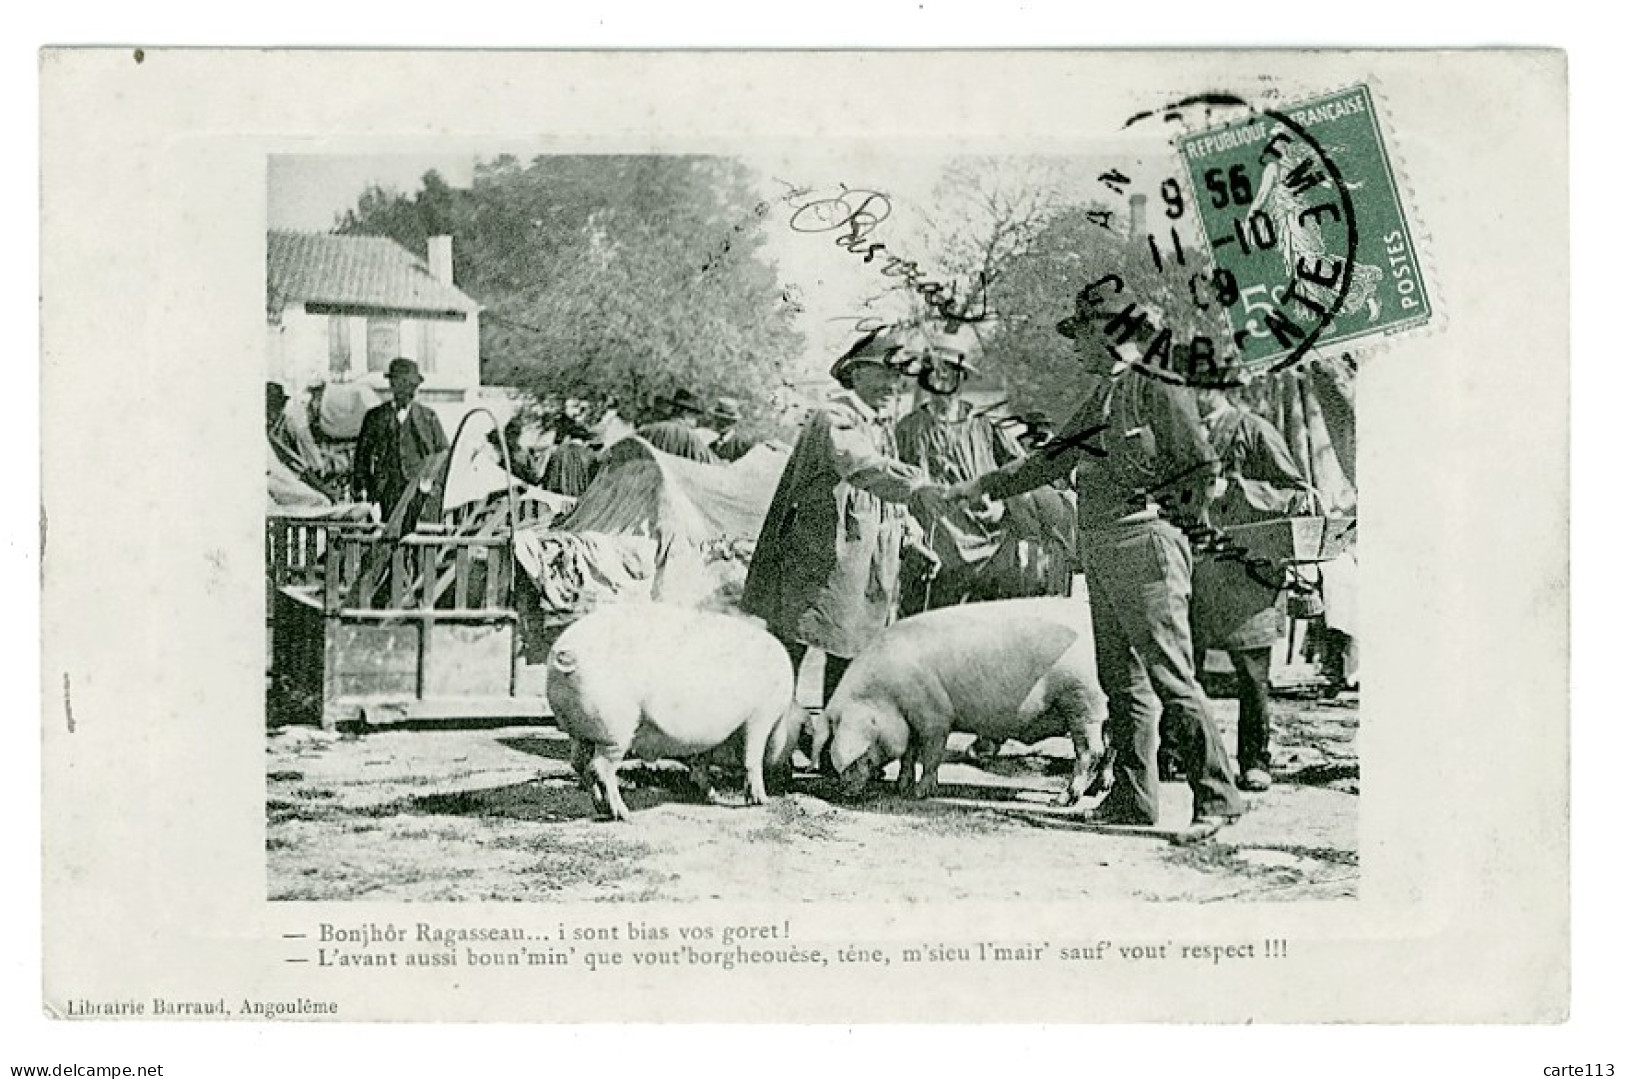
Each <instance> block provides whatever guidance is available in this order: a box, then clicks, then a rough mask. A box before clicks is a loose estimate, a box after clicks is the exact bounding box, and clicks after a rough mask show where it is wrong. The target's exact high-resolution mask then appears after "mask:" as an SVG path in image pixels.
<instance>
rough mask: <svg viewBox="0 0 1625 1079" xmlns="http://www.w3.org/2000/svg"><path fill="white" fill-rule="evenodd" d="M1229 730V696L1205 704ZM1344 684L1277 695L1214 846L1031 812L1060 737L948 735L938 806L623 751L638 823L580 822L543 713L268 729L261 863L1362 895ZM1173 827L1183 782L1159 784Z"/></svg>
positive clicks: (586, 887)
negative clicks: (980, 746)
mask: <svg viewBox="0 0 1625 1079" xmlns="http://www.w3.org/2000/svg"><path fill="white" fill-rule="evenodd" d="M1214 705H1215V709H1216V712H1217V715H1218V719H1219V724H1220V728H1221V730H1222V731H1223V732H1224V734H1225V739H1226V744H1227V745H1230V746H1232V747H1233V746H1234V744H1235V716H1236V702H1235V701H1234V700H1225V699H1220V700H1216V701H1215V702H1214ZM1358 726H1359V713H1358V700H1357V697H1355V696H1353V695H1350V694H1344V695H1343V697H1341V698H1339V699H1338V700H1336V701H1330V702H1327V701H1313V700H1308V699H1304V700H1290V699H1288V700H1278V701H1277V702H1276V723H1275V730H1276V745H1275V755H1276V763H1277V772H1276V780H1277V781H1276V784H1275V786H1274V787H1273V788H1272V789H1271V790H1269V791H1267V792H1265V793H1262V794H1249V795H1246V798H1247V801H1248V812H1247V814H1246V816H1245V817H1243V818H1242V820H1241V821H1240V822H1239V823H1238V824H1236V825H1235V826H1234V827H1231V828H1227V829H1225V830H1224V831H1223V832H1221V833H1220V835H1219V836H1218V838H1217V839H1215V840H1213V841H1211V842H1208V843H1204V844H1200V845H1197V846H1189V847H1182V846H1176V845H1173V844H1171V843H1169V842H1167V837H1166V834H1165V833H1156V832H1150V833H1146V834H1129V835H1125V834H1112V833H1107V832H1103V831H1100V830H1094V831H1089V830H1083V829H1082V828H1081V827H1080V826H1079V825H1078V824H1077V823H1076V822H1073V821H1068V820H1067V819H1066V818H1065V816H1064V815H1061V814H1058V813H1056V812H1055V811H1052V810H1049V809H1048V808H1047V807H1046V806H1045V804H1044V803H1045V802H1046V801H1047V800H1048V798H1049V797H1050V796H1051V795H1052V794H1053V793H1054V792H1056V791H1057V790H1059V789H1060V788H1061V786H1062V785H1063V784H1064V783H1065V778H1066V775H1067V773H1068V771H1069V769H1070V757H1071V746H1070V744H1069V743H1068V742H1066V741H1065V740H1053V741H1050V742H1045V743H1042V744H1040V745H1038V746H1035V747H1021V746H1018V745H1016V744H1015V743H1010V744H1007V745H1006V746H1005V747H1004V750H1003V752H1002V753H1001V754H1000V756H999V758H998V759H997V760H995V761H993V762H992V763H991V765H990V766H989V767H988V768H986V769H984V768H980V767H977V766H975V765H974V764H972V763H970V762H969V761H968V759H967V758H966V755H965V753H964V750H965V748H966V746H967V745H968V743H969V739H968V738H966V737H964V736H960V735H956V736H954V740H953V741H952V742H951V743H950V753H949V763H948V764H947V765H945V766H944V768H943V770H942V776H941V778H942V780H943V795H944V797H943V798H942V799H939V800H937V801H932V802H923V803H922V802H911V801H904V800H900V799H898V798H896V797H893V796H892V795H890V794H889V793H888V794H885V795H883V796H880V797H875V798H871V799H870V800H867V801H863V802H858V803H843V802H840V801H837V800H834V799H833V798H831V797H826V796H825V795H827V794H828V793H829V788H828V785H827V784H826V783H825V782H824V781H822V780H819V779H817V778H816V777H813V776H810V775H799V776H798V777H797V779H796V780H795V782H794V783H793V784H792V786H791V790H790V792H789V793H788V794H785V795H783V796H781V797H777V798H774V799H772V800H771V803H770V804H769V805H767V806H765V807H747V806H745V805H744V804H743V802H742V800H738V799H737V798H736V799H735V800H736V801H738V804H737V805H723V806H716V805H708V804H704V803H701V802H698V801H697V800H696V799H694V798H693V797H692V795H691V794H690V792H689V790H688V788H687V785H686V782H685V779H686V773H685V772H684V771H682V770H681V769H680V768H678V767H677V766H676V765H672V764H664V763H663V764H660V765H653V766H644V765H635V764H634V765H628V766H627V767H626V768H625V769H624V771H623V773H622V775H623V780H625V781H629V783H630V785H631V787H632V789H630V790H628V791H627V794H626V800H627V804H628V805H629V806H630V807H631V808H632V811H633V819H632V821H631V822H630V823H627V824H613V823H609V822H604V821H600V820H598V819H596V817H595V815H594V812H593V809H592V804H591V800H590V798H589V797H588V795H587V794H586V793H585V792H583V791H582V790H581V789H580V788H579V787H577V786H576V783H575V780H574V777H573V776H572V775H571V774H570V769H569V763H568V758H569V743H568V741H567V739H566V738H565V737H564V736H563V735H562V734H560V733H559V732H558V731H557V730H555V729H553V728H551V727H543V726H526V727H502V728H494V729H491V728H487V729H476V730H470V729H425V730H390V731H383V732H378V733H366V734H361V735H353V734H333V733H329V732H324V731H320V730H315V729H312V728H307V727H287V728H282V729H278V730H273V731H271V732H270V734H269V737H268V744H267V755H266V765H267V802H266V807H267V816H268V820H267V831H266V857H267V863H268V870H269V888H270V897H271V898H272V899H291V900H342V899H365V900H398V901H412V900H427V901H445V900H519V901H525V900H549V901H570V902H576V901H591V900H608V901H625V900H650V899H658V900H665V901H671V900H707V899H724V900H730V901H784V900H809V899H816V900H881V899H884V900H902V901H910V900H923V899H931V900H941V899H946V898H955V899H1021V898H1032V899H1080V898H1085V899H1094V900H1135V899H1144V900H1183V901H1195V902H1211V901H1222V900H1254V899H1256V900H1262V901H1277V900H1296V899H1316V900H1327V899H1339V898H1353V897H1354V896H1355V895H1356V889H1357V887H1358V855H1357V850H1356V843H1357V833H1358V829H1357V806H1358V804H1359V764H1358V758H1357V755H1356V751H1355V740H1356V734H1357V731H1358ZM1162 799H1163V805H1162V816H1163V821H1164V822H1165V824H1166V825H1167V827H1168V828H1169V829H1172V828H1177V827H1179V826H1182V825H1183V824H1184V823H1186V822H1187V821H1188V820H1189V816H1190V794H1189V792H1188V790H1187V789H1186V788H1185V786H1184V785H1183V784H1182V783H1180V784H1164V785H1163V787H1162Z"/></svg>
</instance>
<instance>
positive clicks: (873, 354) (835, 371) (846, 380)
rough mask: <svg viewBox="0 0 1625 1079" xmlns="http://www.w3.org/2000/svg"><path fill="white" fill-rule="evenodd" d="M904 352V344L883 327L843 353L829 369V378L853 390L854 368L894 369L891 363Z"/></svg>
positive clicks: (869, 333)
mask: <svg viewBox="0 0 1625 1079" xmlns="http://www.w3.org/2000/svg"><path fill="white" fill-rule="evenodd" d="M902 350H903V346H902V344H901V343H900V342H898V341H897V340H895V339H894V338H893V337H892V336H891V335H890V334H889V333H888V332H887V327H885V326H881V327H879V328H878V329H873V330H870V331H869V332H868V333H866V334H864V335H863V336H862V337H860V338H858V339H857V341H856V342H854V343H853V345H852V347H851V348H849V349H847V350H846V352H844V353H842V355H841V358H840V359H838V360H836V361H835V363H834V364H833V365H832V366H831V367H830V369H829V377H830V378H833V379H834V380H835V381H836V382H839V383H840V384H841V385H842V386H845V387H846V388H847V389H849V390H850V389H851V388H852V369H853V368H854V367H857V366H859V365H860V364H872V365H874V366H876V367H892V364H891V363H890V362H889V361H890V360H891V358H892V357H893V356H895V355H897V353H899V352H901V351H902ZM893 370H896V368H894V367H893ZM899 373H901V372H899Z"/></svg>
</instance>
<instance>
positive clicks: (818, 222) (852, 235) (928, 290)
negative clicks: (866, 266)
mask: <svg viewBox="0 0 1625 1079" xmlns="http://www.w3.org/2000/svg"><path fill="white" fill-rule="evenodd" d="M790 205H791V206H793V207H794V208H795V213H793V214H792V215H791V216H790V227H791V228H792V229H794V230H795V231H797V232H809V233H820V232H834V233H836V234H837V235H836V237H835V244H836V246H837V247H843V248H845V249H846V250H847V251H849V252H851V253H852V254H854V255H859V256H861V257H862V258H863V261H864V262H866V263H872V262H875V261H877V260H880V261H881V263H882V264H881V267H880V273H881V275H882V276H884V277H894V278H898V279H900V280H901V281H902V283H903V285H904V286H905V287H907V288H908V289H910V290H911V291H913V292H914V293H915V295H917V296H919V297H920V299H921V300H923V301H924V302H925V305H926V306H927V307H929V308H930V309H931V310H932V311H934V312H935V313H936V314H937V315H938V316H940V317H941V318H943V319H944V320H946V321H947V322H948V324H949V325H955V324H958V323H968V322H985V321H987V320H988V319H990V318H992V317H993V316H992V312H990V311H989V310H988V306H987V277H986V275H985V274H979V275H978V278H977V285H976V287H975V288H973V289H972V290H971V293H970V295H968V296H966V298H965V299H964V301H963V302H960V300H959V295H958V286H957V285H956V284H953V283H949V284H946V285H944V284H943V283H941V282H940V281H933V280H930V279H929V278H927V277H926V276H925V272H924V271H923V270H921V269H920V264H919V263H917V262H915V261H914V260H913V259H908V258H903V257H902V256H900V255H894V254H891V253H890V252H889V250H888V248H887V247H886V245H885V244H883V243H878V242H876V241H874V240H872V239H870V237H871V236H872V235H873V234H874V232H875V230H876V229H878V228H879V227H880V226H881V224H882V223H884V222H885V220H886V219H887V218H888V217H890V216H891V209H892V207H891V200H890V199H888V198H887V197H886V196H885V195H884V194H882V193H881V192H879V191H866V190H861V189H854V188H846V187H843V188H842V189H841V192H840V194H838V195H833V196H830V197H829V198H821V199H812V200H809V201H805V202H791V203H790ZM977 297H979V299H976V302H975V303H974V304H973V302H972V301H973V299H975V298H977Z"/></svg>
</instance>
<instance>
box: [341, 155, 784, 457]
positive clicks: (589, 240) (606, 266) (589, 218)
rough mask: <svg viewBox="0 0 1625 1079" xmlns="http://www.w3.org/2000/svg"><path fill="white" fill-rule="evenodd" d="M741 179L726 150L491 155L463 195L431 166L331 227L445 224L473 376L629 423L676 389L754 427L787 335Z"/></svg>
mask: <svg viewBox="0 0 1625 1079" xmlns="http://www.w3.org/2000/svg"><path fill="white" fill-rule="evenodd" d="M431 177H432V178H433V181H434V182H433V183H431ZM750 179H751V178H750V174H749V173H748V171H747V170H746V169H745V167H744V166H743V165H742V164H741V163H739V162H737V161H734V160H732V159H727V158H712V157H662V156H586V155H542V156H539V157H536V158H534V159H532V160H531V161H530V162H529V163H524V162H521V161H519V160H518V159H516V158H514V157H512V156H506V155H505V156H502V157H498V158H496V159H494V160H492V161H489V162H483V163H481V164H480V165H478V166H477V167H476V168H475V173H474V183H473V186H472V188H471V189H469V190H468V191H455V190H453V189H451V188H448V187H446V185H445V184H444V183H442V182H439V177H437V176H434V174H433V173H431V174H429V175H427V176H425V178H424V189H423V190H422V191H420V192H418V193H417V194H416V195H414V196H412V197H410V198H407V197H403V196H400V195H398V194H394V193H390V192H383V191H379V190H377V189H371V190H369V191H368V192H364V193H363V195H362V197H361V199H360V200H359V201H358V203H357V206H356V208H355V209H354V210H353V211H350V212H348V213H347V214H346V215H345V217H344V219H343V220H342V221H341V222H340V230H341V231H348V232H370V233H378V234H383V235H389V236H392V237H394V238H395V239H396V240H398V241H400V242H401V243H403V244H406V245H407V246H408V247H409V248H411V249H413V250H415V251H419V252H421V251H422V250H424V249H425V248H426V238H427V237H428V236H430V235H435V234H437V232H449V234H450V235H452V236H453V238H454V243H453V251H454V258H455V260H456V267H455V269H456V272H457V277H458V282H459V285H460V286H461V287H462V288H463V289H464V290H465V291H467V292H468V293H469V294H470V295H472V296H473V297H474V298H475V299H477V300H479V301H480V302H481V304H483V305H484V311H483V313H482V315H481V334H480V337H481V342H480V350H481V362H482V367H483V370H484V376H485V378H486V379H487V381H490V382H495V383H506V384H511V385H516V386H519V387H521V388H523V389H525V390H527V391H528V392H529V393H531V394H532V395H533V396H535V397H537V398H538V399H541V398H547V397H575V398H581V399H585V400H588V401H590V402H593V403H596V404H598V405H607V404H610V403H613V404H614V405H615V406H616V407H617V409H618V410H619V411H620V413H621V414H622V415H623V416H625V417H627V418H628V419H630V420H633V421H634V422H642V421H644V420H646V419H649V418H651V417H652V416H654V415H655V414H656V413H657V412H658V411H659V409H660V401H661V399H662V398H665V397H668V396H669V395H670V394H671V393H673V392H674V391H675V390H676V389H678V388H679V387H686V388H688V389H690V390H691V391H693V392H694V393H696V394H698V395H699V396H700V397H701V398H702V399H714V398H715V397H716V396H717V395H720V394H726V395H728V396H732V397H736V398H738V399H740V401H741V403H742V405H743V406H744V408H745V411H746V413H747V416H748V417H751V418H752V419H754V420H755V421H756V423H755V426H762V425H763V423H764V421H765V420H767V419H768V416H767V412H768V408H769V404H768V403H769V400H770V397H771V394H772V392H773V390H774V389H775V388H777V387H778V386H779V385H780V379H781V376H782V373H783V372H784V371H785V370H786V369H787V365H788V364H789V362H790V361H791V360H792V359H793V358H794V357H795V356H796V355H797V353H798V352H799V349H800V345H801V342H800V337H799V335H798V334H797V333H796V331H795V329H794V327H793V324H792V321H791V319H792V315H791V312H790V311H789V310H788V307H787V304H786V303H785V300H784V289H783V286H782V285H781V284H780V283H779V282H778V280H777V274H776V272H775V270H774V268H773V267H772V266H771V265H769V264H768V263H767V262H766V261H765V259H764V258H763V257H762V255H761V248H762V245H763V243H764V238H763V235H762V228H763V225H762V217H763V214H764V212H765V208H764V207H763V206H761V205H760V204H759V203H757V202H756V200H755V198H754V196H753V194H752V187H751V183H750Z"/></svg>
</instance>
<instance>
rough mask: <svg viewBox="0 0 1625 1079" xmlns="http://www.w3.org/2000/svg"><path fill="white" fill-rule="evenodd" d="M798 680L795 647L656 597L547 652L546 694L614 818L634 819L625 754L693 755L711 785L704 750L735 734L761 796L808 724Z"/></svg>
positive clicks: (623, 608) (593, 618)
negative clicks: (621, 772) (625, 790)
mask: <svg viewBox="0 0 1625 1079" xmlns="http://www.w3.org/2000/svg"><path fill="white" fill-rule="evenodd" d="M794 691H795V682H794V678H793V676H792V673H791V667H790V657H789V656H788V655H787V654H786V653H785V651H784V646H783V645H781V644H780V643H779V642H778V641H777V640H776V639H774V637H773V636H772V635H771V634H769V633H768V632H767V631H766V630H764V629H761V628H759V627H758V626H757V625H756V624H755V623H753V622H748V621H745V620H744V619H741V618H735V617H731V616H729V615H725V614H717V613H714V612H709V611H699V610H692V609H689V608H684V607H673V606H667V605H663V604H658V603H638V604H630V603H629V604H617V605H615V606H613V607H606V608H604V609H602V610H599V611H596V612H594V613H592V614H590V615H588V616H587V617H585V618H583V619H581V621H579V622H577V623H575V624H574V625H572V626H571V627H570V628H569V629H566V630H565V631H564V632H563V633H562V634H561V635H560V636H559V639H558V641H557V642H556V643H555V644H554V645H553V649H552V651H551V652H549V653H548V657H547V699H548V703H550V704H551V705H552V706H553V714H554V717H555V719H556V721H557V722H558V725H559V728H560V729H561V730H563V731H564V732H565V733H566V734H568V735H570V738H571V740H572V745H571V764H572V766H573V767H574V768H575V772H576V776H577V778H579V779H580V780H581V783H582V785H583V786H584V787H585V788H586V789H587V790H588V791H590V792H591V793H592V796H593V803H594V804H595V805H596V806H597V807H598V809H599V810H600V811H601V812H607V813H608V814H609V815H610V817H612V818H613V819H615V820H626V819H627V808H626V802H625V801H624V800H623V799H622V798H621V792H620V786H619V784H618V783H617V782H616V778H615V773H616V769H618V768H619V767H620V765H621V762H622V761H623V760H624V759H625V758H627V757H635V758H638V759H640V760H659V759H662V758H667V757H675V758H691V759H693V762H694V768H693V774H694V776H695V779H696V781H697V782H698V783H699V785H700V786H701V788H702V789H703V790H705V791H706V792H707V793H709V788H710V778H709V771H708V768H707V765H708V764H709V760H708V759H707V756H706V755H707V754H709V752H710V751H711V750H713V749H716V748H717V747H719V746H723V745H724V744H725V743H728V742H729V740H730V738H732V737H733V736H734V735H736V734H738V735H741V736H742V737H740V738H737V739H735V742H736V743H737V744H740V745H741V746H742V754H743V762H742V763H743V764H744V768H745V776H746V786H747V798H748V800H749V801H750V803H751V804H753V805H760V804H762V803H764V802H765V801H766V800H767V788H766V785H765V784H764V782H763V778H762V773H763V767H764V764H766V765H767V766H770V767H774V768H783V767H785V766H787V765H788V762H789V757H790V751H791V749H792V747H794V745H795V742H796V738H797V737H798V736H799V734H800V730H801V720H802V713H801V710H800V708H799V707H798V706H797V705H796V704H795V700H794V696H795V692H794Z"/></svg>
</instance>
